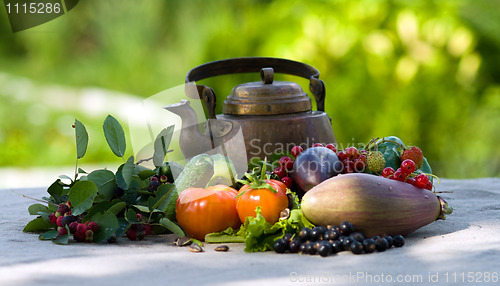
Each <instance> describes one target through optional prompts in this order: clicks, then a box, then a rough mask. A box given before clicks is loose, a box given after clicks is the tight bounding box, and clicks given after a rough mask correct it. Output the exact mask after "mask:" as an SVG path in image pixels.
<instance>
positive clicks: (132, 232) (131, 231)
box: [127, 229, 137, 240]
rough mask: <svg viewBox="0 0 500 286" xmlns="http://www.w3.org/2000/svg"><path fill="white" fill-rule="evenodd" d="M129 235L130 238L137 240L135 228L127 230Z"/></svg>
mask: <svg viewBox="0 0 500 286" xmlns="http://www.w3.org/2000/svg"><path fill="white" fill-rule="evenodd" d="M127 237H128V239H129V240H137V233H136V232H135V230H133V229H129V230H128V231H127Z"/></svg>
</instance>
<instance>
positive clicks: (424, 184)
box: [382, 159, 432, 190]
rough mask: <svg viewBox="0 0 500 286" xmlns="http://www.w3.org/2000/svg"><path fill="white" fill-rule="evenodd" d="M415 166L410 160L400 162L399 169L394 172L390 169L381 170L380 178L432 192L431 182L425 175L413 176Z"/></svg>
mask: <svg viewBox="0 0 500 286" xmlns="http://www.w3.org/2000/svg"><path fill="white" fill-rule="evenodd" d="M415 169H416V166H415V162H413V160H411V159H406V160H403V162H401V167H400V168H398V169H397V170H396V171H394V169H393V168H391V167H386V168H384V169H383V170H382V177H384V178H388V179H391V180H397V181H401V182H406V183H408V184H411V185H414V186H415V187H417V188H423V189H427V190H432V182H431V181H430V180H429V177H428V176H427V175H426V174H414V173H413V172H415Z"/></svg>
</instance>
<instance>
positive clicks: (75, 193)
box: [69, 181, 98, 215]
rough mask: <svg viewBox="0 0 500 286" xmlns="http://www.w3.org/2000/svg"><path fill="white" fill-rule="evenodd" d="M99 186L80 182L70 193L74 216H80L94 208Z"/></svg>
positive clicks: (88, 182)
mask: <svg viewBox="0 0 500 286" xmlns="http://www.w3.org/2000/svg"><path fill="white" fill-rule="evenodd" d="M97 191H98V190H97V186H96V185H95V184H94V182H92V181H78V182H76V183H75V184H74V185H73V187H71V189H70V191H69V201H70V202H71V206H72V210H71V213H72V214H73V215H79V214H82V213H83V212H85V211H86V210H88V209H90V208H91V207H92V204H93V202H94V198H95V196H96V195H97Z"/></svg>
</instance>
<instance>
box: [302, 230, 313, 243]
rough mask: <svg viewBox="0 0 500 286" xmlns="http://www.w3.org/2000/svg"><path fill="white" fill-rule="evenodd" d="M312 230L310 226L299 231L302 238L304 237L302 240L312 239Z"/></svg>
mask: <svg viewBox="0 0 500 286" xmlns="http://www.w3.org/2000/svg"><path fill="white" fill-rule="evenodd" d="M311 232H312V230H311V229H310V228H308V227H304V228H303V229H301V230H300V232H299V237H300V239H302V241H307V240H310V239H311Z"/></svg>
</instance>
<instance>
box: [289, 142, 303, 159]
mask: <svg viewBox="0 0 500 286" xmlns="http://www.w3.org/2000/svg"><path fill="white" fill-rule="evenodd" d="M302 151H304V149H303V148H302V147H300V146H298V145H297V146H293V148H292V150H291V151H290V152H291V153H292V156H293V157H295V158H297V156H299V154H300V153H302Z"/></svg>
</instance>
